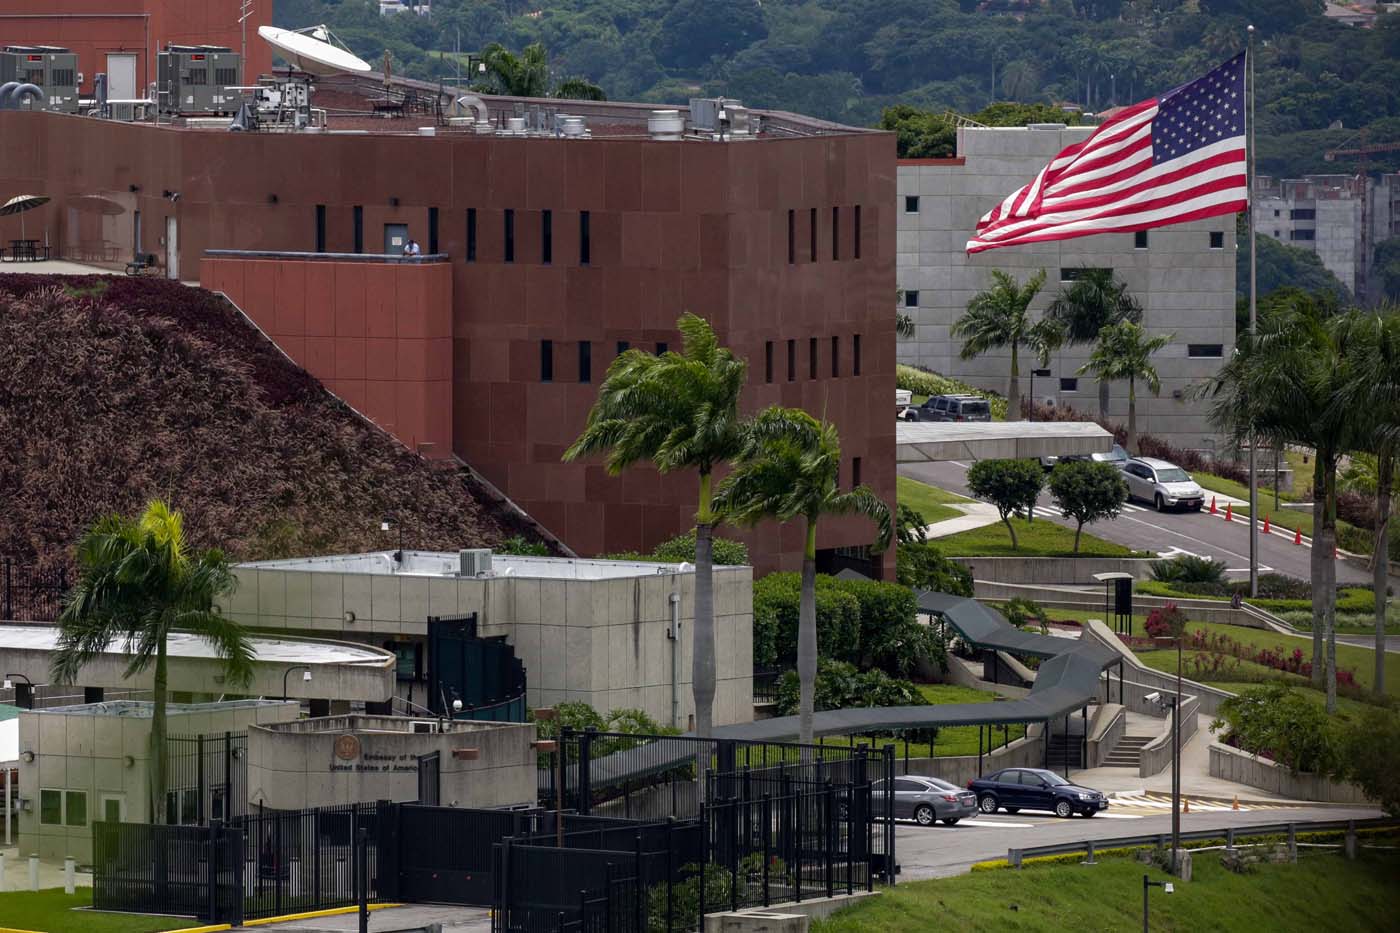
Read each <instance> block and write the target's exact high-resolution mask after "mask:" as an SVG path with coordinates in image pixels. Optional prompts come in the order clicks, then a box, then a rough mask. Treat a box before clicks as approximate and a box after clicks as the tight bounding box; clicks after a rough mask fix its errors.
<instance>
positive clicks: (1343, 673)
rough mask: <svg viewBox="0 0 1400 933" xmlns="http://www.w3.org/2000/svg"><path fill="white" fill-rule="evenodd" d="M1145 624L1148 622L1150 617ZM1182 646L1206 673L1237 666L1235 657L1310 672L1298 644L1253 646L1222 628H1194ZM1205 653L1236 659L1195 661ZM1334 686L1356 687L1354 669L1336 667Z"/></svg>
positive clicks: (1303, 673)
mask: <svg viewBox="0 0 1400 933" xmlns="http://www.w3.org/2000/svg"><path fill="white" fill-rule="evenodd" d="M1148 624H1149V626H1150V625H1151V620H1150V619H1149V623H1148ZM1150 630H1151V629H1150V628H1149V631H1150ZM1184 647H1185V648H1186V649H1187V650H1190V651H1194V652H1196V654H1195V657H1194V658H1193V659H1192V663H1193V664H1197V669H1198V672H1200V671H1201V670H1203V669H1204V670H1205V671H1207V672H1210V673H1219V672H1222V671H1224V672H1232V671H1235V670H1238V668H1239V661H1241V660H1244V661H1252V662H1254V663H1255V664H1258V665H1260V666H1261V667H1267V668H1271V669H1273V670H1276V671H1281V672H1282V673H1285V674H1297V675H1298V676H1299V677H1311V676H1312V669H1313V667H1312V662H1311V661H1309V660H1307V659H1306V657H1305V655H1304V654H1303V649H1302V648H1294V649H1293V650H1292V651H1289V650H1288V649H1286V648H1284V647H1283V646H1282V645H1276V646H1274V647H1273V648H1256V647H1254V646H1253V645H1245V644H1241V643H1240V642H1239V641H1238V640H1237V639H1234V638H1231V637H1230V636H1229V635H1226V634H1225V633H1223V632H1207V631H1206V630H1205V629H1196V630H1195V631H1194V632H1192V633H1191V634H1190V636H1189V637H1188V638H1187V641H1186V644H1185V646H1184ZM1209 657H1219V658H1221V659H1222V660H1223V659H1224V658H1226V657H1230V658H1235V659H1236V661H1235V664H1234V665H1233V666H1229V665H1223V664H1217V663H1215V662H1201V663H1199V664H1198V663H1197V660H1196V659H1200V658H1209ZM1337 686H1338V687H1339V688H1348V689H1356V688H1357V683H1356V672H1355V671H1353V670H1351V669H1348V668H1338V669H1337Z"/></svg>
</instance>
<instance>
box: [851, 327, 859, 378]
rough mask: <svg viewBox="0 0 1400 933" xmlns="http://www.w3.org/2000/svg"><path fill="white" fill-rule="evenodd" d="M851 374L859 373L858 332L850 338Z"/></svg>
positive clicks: (856, 374)
mask: <svg viewBox="0 0 1400 933" xmlns="http://www.w3.org/2000/svg"><path fill="white" fill-rule="evenodd" d="M851 375H853V376H859V375H860V334H856V335H855V336H854V337H852V338H851Z"/></svg>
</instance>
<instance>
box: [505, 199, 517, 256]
mask: <svg viewBox="0 0 1400 933" xmlns="http://www.w3.org/2000/svg"><path fill="white" fill-rule="evenodd" d="M506 262H515V211H513V210H511V209H510V208H506Z"/></svg>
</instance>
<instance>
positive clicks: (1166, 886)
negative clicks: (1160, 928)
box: [1142, 875, 1175, 933]
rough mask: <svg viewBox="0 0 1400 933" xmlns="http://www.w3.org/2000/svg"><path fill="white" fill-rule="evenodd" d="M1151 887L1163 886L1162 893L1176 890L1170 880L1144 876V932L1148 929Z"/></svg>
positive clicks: (1146, 932)
mask: <svg viewBox="0 0 1400 933" xmlns="http://www.w3.org/2000/svg"><path fill="white" fill-rule="evenodd" d="M1149 888H1161V889H1162V893H1164V894H1171V893H1173V891H1174V890H1175V889H1174V888H1173V887H1172V883H1171V882H1170V881H1153V880H1152V879H1151V878H1149V877H1148V876H1147V875H1143V876H1142V933H1148V930H1147V890H1148V889H1149Z"/></svg>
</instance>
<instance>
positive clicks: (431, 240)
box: [428, 207, 438, 256]
mask: <svg viewBox="0 0 1400 933" xmlns="http://www.w3.org/2000/svg"><path fill="white" fill-rule="evenodd" d="M437 251H438V209H437V208H436V207H430V208H428V255H430V256H436V255H437Z"/></svg>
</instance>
